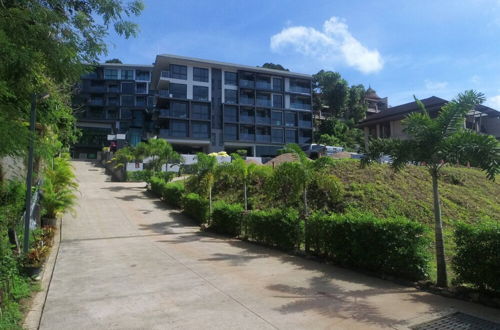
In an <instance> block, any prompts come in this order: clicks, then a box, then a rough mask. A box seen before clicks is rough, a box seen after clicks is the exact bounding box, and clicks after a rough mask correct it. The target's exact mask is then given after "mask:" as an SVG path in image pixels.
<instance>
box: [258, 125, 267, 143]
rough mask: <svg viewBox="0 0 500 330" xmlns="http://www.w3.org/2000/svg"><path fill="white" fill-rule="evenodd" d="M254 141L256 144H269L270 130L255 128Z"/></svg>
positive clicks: (261, 127) (260, 127)
mask: <svg viewBox="0 0 500 330" xmlns="http://www.w3.org/2000/svg"><path fill="white" fill-rule="evenodd" d="M255 139H256V140H257V142H268V143H269V142H271V130H270V129H269V127H264V126H257V127H256V128H255Z"/></svg>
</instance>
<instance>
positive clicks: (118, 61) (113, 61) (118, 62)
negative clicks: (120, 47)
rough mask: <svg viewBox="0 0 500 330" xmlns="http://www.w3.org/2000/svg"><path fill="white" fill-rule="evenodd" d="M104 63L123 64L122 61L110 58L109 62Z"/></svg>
mask: <svg viewBox="0 0 500 330" xmlns="http://www.w3.org/2000/svg"><path fill="white" fill-rule="evenodd" d="M104 63H116V64H123V63H122V61H121V60H120V59H119V58H112V59H110V60H106V62H104Z"/></svg>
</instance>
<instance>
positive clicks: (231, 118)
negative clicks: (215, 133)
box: [224, 116, 238, 123]
mask: <svg viewBox="0 0 500 330" xmlns="http://www.w3.org/2000/svg"><path fill="white" fill-rule="evenodd" d="M224 122H225V123H237V122H238V118H237V117H236V116H224Z"/></svg>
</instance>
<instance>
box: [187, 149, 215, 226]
mask: <svg viewBox="0 0 500 330" xmlns="http://www.w3.org/2000/svg"><path fill="white" fill-rule="evenodd" d="M196 159H197V162H196V164H194V166H193V169H194V173H195V176H194V177H193V179H195V180H196V181H197V182H198V183H204V188H206V189H207V190H208V200H209V214H210V217H211V216H212V188H213V186H214V182H215V172H216V170H217V158H216V157H214V156H209V155H207V154H204V153H202V152H199V153H197V154H196ZM205 196H206V195H205Z"/></svg>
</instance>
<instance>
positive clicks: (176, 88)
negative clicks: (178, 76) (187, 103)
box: [169, 83, 187, 99]
mask: <svg viewBox="0 0 500 330" xmlns="http://www.w3.org/2000/svg"><path fill="white" fill-rule="evenodd" d="M169 91H170V94H172V97H173V98H176V99H185V98H187V85H184V84H173V83H170V87H169Z"/></svg>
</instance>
